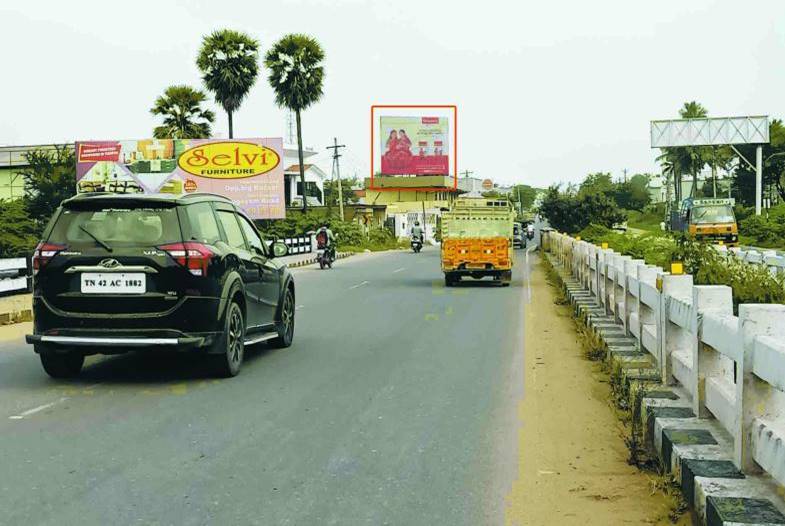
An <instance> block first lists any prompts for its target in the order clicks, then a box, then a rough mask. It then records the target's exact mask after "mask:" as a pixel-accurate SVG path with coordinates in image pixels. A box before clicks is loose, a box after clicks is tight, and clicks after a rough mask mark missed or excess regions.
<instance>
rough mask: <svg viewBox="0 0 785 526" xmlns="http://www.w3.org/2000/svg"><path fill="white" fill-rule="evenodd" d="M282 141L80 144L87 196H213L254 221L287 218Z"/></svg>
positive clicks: (81, 182) (81, 188)
mask: <svg viewBox="0 0 785 526" xmlns="http://www.w3.org/2000/svg"><path fill="white" fill-rule="evenodd" d="M282 160H283V139H281V138H268V139H259V138H257V139H141V140H129V141H80V142H77V143H76V189H77V192H78V193H84V192H114V193H142V194H146V193H171V194H178V195H179V194H184V193H190V192H209V193H214V194H219V195H223V196H225V197H227V198H229V199H231V200H233V201H234V202H235V203H236V204H237V205H238V206H239V207H240V208H242V209H243V210H244V211H245V212H246V213H247V214H248V215H249V216H250V217H251V218H253V219H279V218H284V217H286V205H285V199H284V176H283V165H282V164H281V163H282Z"/></svg>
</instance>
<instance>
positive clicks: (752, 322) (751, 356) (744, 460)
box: [732, 304, 785, 473]
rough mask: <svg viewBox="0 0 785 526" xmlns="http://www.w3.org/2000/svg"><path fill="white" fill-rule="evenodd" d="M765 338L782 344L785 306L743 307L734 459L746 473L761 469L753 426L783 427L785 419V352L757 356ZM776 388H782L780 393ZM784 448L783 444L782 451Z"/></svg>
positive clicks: (784, 338)
mask: <svg viewBox="0 0 785 526" xmlns="http://www.w3.org/2000/svg"><path fill="white" fill-rule="evenodd" d="M761 336H768V337H770V338H772V339H773V340H774V341H775V342H777V343H779V344H782V342H783V340H785V305H768V304H760V305H758V304H752V305H746V304H745V305H739V348H740V349H741V350H742V353H743V355H742V359H741V360H739V362H738V364H737V371H736V374H737V377H736V409H737V413H736V428H735V429H734V430H733V432H732V434H733V435H734V446H735V451H734V453H735V458H734V460H735V462H736V465H737V466H738V467H739V468H740V469H741V470H742V471H744V472H745V473H754V472H756V471H759V470H760V467H759V465H758V464H757V463H756V462H755V460H754V458H753V457H754V444H753V425H754V423H755V421H756V419H758V418H764V419H765V418H769V419H773V420H775V421H776V420H779V422H780V425H781V422H782V418H783V416H785V407H784V406H783V393H782V389H783V388H784V387H785V352H783V351H785V349H783V348H782V347H783V346H780V348H779V349H777V348H775V346H774V345H771V346H769V347H773V349H771V352H766V353H765V354H764V352H763V349H761V356H759V357H756V356H755V353H756V349H757V348H758V347H757V346H756V343H758V342H757V341H756V340H757V339H758V338H760V337H761ZM772 343H774V342H772ZM766 350H767V351H769V349H766ZM765 358H770V359H765ZM756 373H757V375H756ZM758 375H760V376H762V377H765V378H767V379H769V380H771V381H772V382H779V385H776V384H775V385H774V386H773V385H772V384H771V383H768V382H764V381H761V380H760V379H759V376H758ZM773 387H779V392H776V391H777V389H774V388H773ZM782 447H783V445H782V444H780V449H782ZM780 469H781V470H782V471H783V472H785V467H782V466H781V467H780Z"/></svg>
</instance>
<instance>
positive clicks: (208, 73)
mask: <svg viewBox="0 0 785 526" xmlns="http://www.w3.org/2000/svg"><path fill="white" fill-rule="evenodd" d="M258 61H259V42H257V41H256V40H254V39H253V38H251V37H249V36H248V35H246V34H244V33H240V32H239V31H232V30H231V29H222V30H221V31H214V32H213V33H211V34H209V35H207V36H206V37H204V38H203V39H202V47H201V49H200V50H199V56H198V57H197V58H196V65H197V67H198V68H199V71H201V72H202V80H203V81H204V85H205V86H206V87H207V89H208V90H210V91H212V92H213V93H214V94H215V102H217V103H218V104H220V105H221V106H222V107H223V109H224V110H225V111H226V115H227V116H228V117H229V138H232V137H234V127H233V123H232V115H233V114H234V112H235V111H237V109H238V108H239V107H240V103H241V102H242V101H243V99H244V98H245V96H246V95H248V92H249V91H250V90H251V87H252V86H253V85H254V83H255V82H256V76H257V75H258V74H259V64H258Z"/></svg>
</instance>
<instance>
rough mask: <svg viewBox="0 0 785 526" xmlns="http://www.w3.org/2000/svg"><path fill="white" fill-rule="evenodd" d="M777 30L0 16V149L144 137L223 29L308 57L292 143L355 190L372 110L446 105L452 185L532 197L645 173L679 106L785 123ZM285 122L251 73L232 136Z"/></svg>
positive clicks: (535, 6) (277, 10)
mask: <svg viewBox="0 0 785 526" xmlns="http://www.w3.org/2000/svg"><path fill="white" fill-rule="evenodd" d="M783 20H785V2H783V1H782V0H754V1H749V2H741V1H738V0H690V1H689V2H687V1H684V0H660V1H658V2H644V1H633V0H593V1H591V2H588V1H585V0H570V1H567V0H561V1H559V0H551V1H542V0H540V1H530V0H519V1H510V2H500V1H492V0H491V1H487V2H461V1H455V0H453V1H439V2H436V1H428V2H424V1H421V0H420V1H418V0H413V1H410V0H396V1H395V2H389V1H380V2H361V1H336V0H332V1H327V0H324V1H320V0H310V1H304V0H299V1H297V0H291V1H275V0H265V1H262V2H258V1H257V2H251V1H245V2H243V1H232V0H221V1H206V0H202V1H191V2H185V1H180V2H173V1H167V0H157V1H147V0H135V1H134V2H106V1H101V2H79V1H69V2H63V1H48V2H43V1H34V0H28V1H26V2H5V1H4V2H3V3H2V4H0V21H1V22H0V23H1V24H2V26H1V28H2V29H0V49H2V50H3V54H2V61H0V70H2V72H3V73H2V77H3V80H2V81H0V100H1V101H2V109H1V110H0V144H32V143H45V142H55V141H66V140H74V139H115V138H116V139H122V138H140V137H147V136H150V134H151V133H152V128H153V126H154V125H155V119H154V118H153V116H152V115H150V113H149V111H148V110H149V108H150V107H151V106H152V103H153V101H154V100H155V98H156V97H157V96H158V95H159V94H161V93H162V91H163V90H164V88H165V87H166V86H167V85H170V84H179V83H186V84H190V85H193V86H196V87H201V81H200V78H199V73H198V70H197V69H196V65H195V63H194V59H195V56H196V53H197V50H198V47H199V44H200V40H201V36H202V35H204V34H205V33H208V32H210V31H212V30H214V29H219V28H225V27H228V28H232V29H238V30H241V31H245V32H248V33H249V34H251V35H252V36H254V37H255V38H257V39H258V40H259V41H260V43H261V47H262V52H264V51H266V50H267V49H268V48H269V47H270V45H271V44H272V43H273V42H274V41H275V40H277V39H278V38H280V37H281V36H282V35H284V34H286V33H290V32H304V33H309V34H311V35H313V36H314V37H316V38H317V39H318V40H319V41H320V42H321V43H322V45H323V46H324V49H325V52H326V55H327V60H326V74H327V76H326V83H325V90H324V91H325V96H324V98H323V99H322V100H321V102H319V103H318V104H317V105H316V106H314V107H313V108H311V109H309V110H307V111H306V112H305V113H304V115H303V125H304V142H305V143H306V145H312V146H314V147H318V148H319V149H321V151H322V152H324V150H323V148H324V146H326V145H327V144H328V143H330V142H332V137H333V136H337V137H338V138H339V140H340V141H341V142H342V143H344V144H346V145H347V146H348V148H347V151H346V152H345V154H346V155H345V157H344V158H343V161H344V163H343V170H342V172H343V173H344V174H347V175H352V174H353V173H354V172H355V171H356V172H357V174H358V175H359V176H361V177H364V176H366V175H367V173H368V170H369V166H368V163H369V156H370V153H369V151H370V150H369V148H370V143H369V141H370V133H369V132H370V130H369V111H370V106H371V104H396V103H415V104H429V103H434V104H457V105H458V155H459V158H458V168H459V170H461V171H463V170H466V169H468V170H471V171H473V172H474V173H475V175H477V176H479V177H490V178H492V179H494V180H496V181H498V182H522V183H527V184H532V185H536V186H545V185H548V184H550V183H552V182H558V181H577V180H580V179H581V178H582V177H583V176H584V175H585V174H586V173H588V172H590V171H598V170H603V171H611V172H613V173H614V175H616V176H619V175H620V174H621V172H622V170H623V169H624V168H627V169H629V170H630V172H631V173H634V172H639V171H650V170H655V169H656V165H655V163H654V157H655V152H653V151H651V150H650V149H649V144H648V122H649V120H651V119H656V118H668V117H675V116H676V112H677V110H678V109H679V107H680V106H681V104H682V103H683V102H684V101H687V100H693V99H695V100H698V101H700V102H701V103H703V104H704V105H705V106H706V107H708V109H709V112H710V114H711V115H715V116H720V115H744V114H769V115H772V116H773V117H785V97H784V96H783V94H785V72H783V67H782V64H783V56H785V25H783V24H782V21H783ZM211 106H213V107H214V109H216V113H217V117H218V118H217V122H216V125H215V127H214V130H215V131H216V132H219V133H226V117H225V115H224V114H223V112H222V111H220V110H219V109H218V108H216V107H215V105H214V104H211ZM284 115H285V114H284V112H283V111H281V110H279V109H278V108H276V106H275V104H274V102H273V95H272V91H271V89H270V87H269V85H268V83H267V79H266V72H265V71H264V70H262V76H261V77H260V78H259V80H258V81H257V84H256V86H255V87H254V88H253V90H252V92H251V94H250V96H249V97H248V99H247V100H246V101H245V103H244V104H243V106H242V108H241V109H240V111H239V112H238V114H237V115H236V116H235V136H236V137H243V136H245V137H258V136H281V135H284V133H285V116H284ZM327 156H328V154H327V153H326V152H325V153H322V154H320V158H321V159H326V158H327ZM322 164H323V165H324V166H326V167H327V168H329V162H324V163H322Z"/></svg>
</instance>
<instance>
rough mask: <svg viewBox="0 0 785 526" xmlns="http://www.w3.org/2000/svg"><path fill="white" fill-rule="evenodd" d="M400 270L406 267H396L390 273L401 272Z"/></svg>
mask: <svg viewBox="0 0 785 526" xmlns="http://www.w3.org/2000/svg"><path fill="white" fill-rule="evenodd" d="M402 270H406V267H401V268H397V269H395V270H393V271H392V273H393V274H395V273H396V272H401V271H402Z"/></svg>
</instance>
